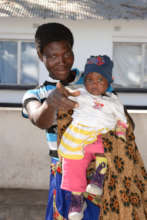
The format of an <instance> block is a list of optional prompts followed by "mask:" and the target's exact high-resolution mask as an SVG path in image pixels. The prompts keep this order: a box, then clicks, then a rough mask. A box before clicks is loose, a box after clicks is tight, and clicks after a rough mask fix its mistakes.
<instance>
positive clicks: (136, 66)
mask: <svg viewBox="0 0 147 220" xmlns="http://www.w3.org/2000/svg"><path fill="white" fill-rule="evenodd" d="M113 60H114V68H113V76H114V87H115V88H130V89H131V88H143V89H145V88H146V89H147V43H120V42H116V43H114V44H113Z"/></svg>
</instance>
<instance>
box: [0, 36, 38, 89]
mask: <svg viewBox="0 0 147 220" xmlns="http://www.w3.org/2000/svg"><path fill="white" fill-rule="evenodd" d="M0 41H1V42H2V41H3V42H16V43H17V73H16V74H17V84H10V83H8V84H0V89H16V90H27V89H31V88H34V87H36V86H38V85H39V61H38V60H37V69H38V73H37V83H36V84H28V85H27V84H21V67H22V63H21V47H22V43H27V42H28V43H34V40H32V39H25V38H13V39H12V38H7V37H6V38H0ZM34 45H35V43H34Z"/></svg>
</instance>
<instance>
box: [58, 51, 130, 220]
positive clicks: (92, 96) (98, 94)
mask: <svg viewBox="0 0 147 220" xmlns="http://www.w3.org/2000/svg"><path fill="white" fill-rule="evenodd" d="M112 68H113V62H112V61H111V59H110V58H109V57H108V56H106V55H104V56H101V55H99V56H91V57H90V58H89V59H88V60H87V63H86V65H85V70H84V87H83V88H80V89H78V90H79V91H80V95H79V96H77V97H71V99H72V100H74V101H76V102H78V103H79V107H77V108H75V109H74V113H73V115H72V118H73V120H72V122H71V124H70V125H69V127H68V128H67V129H66V131H65V133H64V134H63V136H62V139H61V142H60V145H59V149H58V153H59V156H61V157H62V158H63V160H62V170H63V176H62V184H61V188H62V189H65V190H68V191H71V192H72V198H71V205H70V209H69V215H68V218H69V220H72V219H74V220H75V219H77V220H78V219H79V220H80V219H82V218H83V211H84V209H85V208H86V203H84V198H83V192H85V191H87V192H89V193H92V194H96V195H101V194H102V192H103V190H102V189H103V182H104V176H105V173H106V169H107V159H106V158H105V156H104V148H103V144H102V139H101V134H104V133H107V132H108V131H110V130H115V131H116V135H118V136H119V137H121V138H123V139H125V133H126V128H127V120H126V117H125V114H124V107H123V105H122V104H121V103H120V101H119V99H118V97H117V96H116V95H115V94H113V93H112V92H109V89H110V87H111V83H112V82H113V79H112ZM93 159H95V160H96V173H95V175H94V176H93V177H92V179H91V181H90V183H89V184H88V185H87V179H86V170H87V167H88V165H89V163H90V162H91V161H92V160H93Z"/></svg>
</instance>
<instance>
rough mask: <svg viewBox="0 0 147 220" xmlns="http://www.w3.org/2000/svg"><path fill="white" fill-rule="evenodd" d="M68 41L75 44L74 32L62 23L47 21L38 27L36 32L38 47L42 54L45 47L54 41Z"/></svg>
mask: <svg viewBox="0 0 147 220" xmlns="http://www.w3.org/2000/svg"><path fill="white" fill-rule="evenodd" d="M62 40H65V41H68V42H69V44H70V45H71V47H72V46H73V43H74V39H73V34H72V32H71V31H70V29H69V28H67V27H66V26H65V25H63V24H60V23H46V24H42V25H40V26H39V27H38V29H37V31H36V34H35V44H36V49H37V51H38V52H40V53H41V54H42V53H43V49H44V47H45V46H46V45H47V44H49V43H51V42H54V41H62Z"/></svg>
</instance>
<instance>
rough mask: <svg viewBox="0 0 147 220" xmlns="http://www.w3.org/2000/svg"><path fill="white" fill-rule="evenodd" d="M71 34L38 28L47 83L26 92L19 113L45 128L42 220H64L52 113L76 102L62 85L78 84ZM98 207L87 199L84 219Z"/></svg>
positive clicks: (55, 27) (66, 196)
mask: <svg viewBox="0 0 147 220" xmlns="http://www.w3.org/2000/svg"><path fill="white" fill-rule="evenodd" d="M73 42H74V40H73V35H72V33H71V31H70V30H69V29H68V28H67V27H66V26H64V25H62V24H59V23H47V24H43V25H41V26H39V27H38V29H37V31H36V34H35V43H36V49H37V53H38V56H39V58H40V60H41V61H42V62H43V64H44V65H45V67H46V69H47V70H48V72H49V76H48V81H46V82H44V84H43V85H41V86H39V87H38V88H36V89H33V90H29V91H27V92H26V93H25V95H24V97H23V114H24V116H26V117H28V118H29V119H30V120H31V122H32V123H33V124H34V125H36V126H37V127H39V128H42V129H46V137H47V142H48V145H49V155H50V157H51V175H50V189H49V197H48V205H47V212H46V220H53V219H60V220H62V219H67V216H68V209H69V205H70V199H71V198H70V197H71V193H70V192H69V191H65V190H61V188H60V184H61V169H60V164H59V159H58V154H57V134H56V130H57V129H56V128H57V126H56V113H57V111H59V110H64V111H66V112H68V113H71V109H73V108H74V107H76V105H77V103H76V102H74V101H71V100H70V99H68V96H77V95H78V92H74V93H70V92H69V91H67V90H66V89H65V88H64V87H63V86H62V85H61V84H60V83H59V81H60V82H61V83H62V84H63V85H70V84H79V83H81V79H80V74H79V71H78V70H77V69H73V70H72V69H71V68H72V65H73V62H74V55H73V51H72V47H73ZM98 216H99V207H98V206H97V205H95V204H94V203H92V202H91V201H90V200H89V199H88V200H87V209H86V210H85V212H84V218H83V219H84V220H91V219H92V220H97V219H98Z"/></svg>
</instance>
